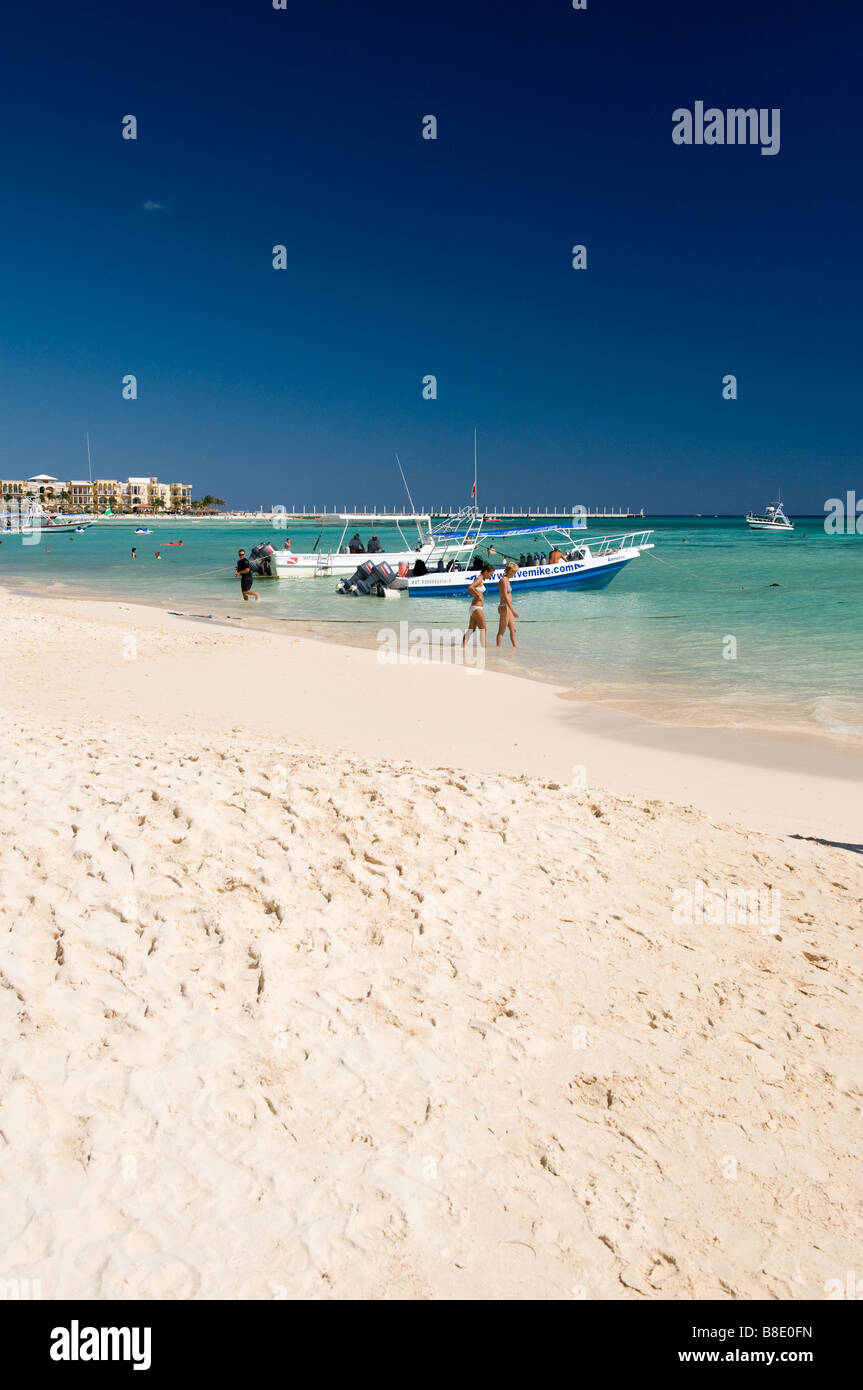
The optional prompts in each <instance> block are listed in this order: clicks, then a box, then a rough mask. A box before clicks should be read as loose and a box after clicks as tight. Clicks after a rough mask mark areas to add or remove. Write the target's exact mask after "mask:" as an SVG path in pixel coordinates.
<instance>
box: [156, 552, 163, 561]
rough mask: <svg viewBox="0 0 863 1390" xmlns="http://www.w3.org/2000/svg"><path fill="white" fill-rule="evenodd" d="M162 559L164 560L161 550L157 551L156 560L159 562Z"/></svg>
mask: <svg viewBox="0 0 863 1390" xmlns="http://www.w3.org/2000/svg"><path fill="white" fill-rule="evenodd" d="M161 558H162V552H161V550H157V551H156V559H157V560H161Z"/></svg>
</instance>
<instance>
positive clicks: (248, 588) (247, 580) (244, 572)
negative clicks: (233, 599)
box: [235, 550, 260, 603]
mask: <svg viewBox="0 0 863 1390" xmlns="http://www.w3.org/2000/svg"><path fill="white" fill-rule="evenodd" d="M239 556H240V558H239V559H238V561H237V568H236V571H235V573H236V574H237V575H238V576H239V579H240V589H241V590H242V594H243V602H244V603H248V601H249V594H251V596H252V598H254V599H256V598H259V597H260V595H259V594H256V593H255V591H254V589H253V588H252V570H251V566H250V565H249V562H248V560H247V559H246V552H245V550H241V551H240V552H239Z"/></svg>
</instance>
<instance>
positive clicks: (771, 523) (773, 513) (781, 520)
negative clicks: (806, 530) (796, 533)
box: [746, 502, 794, 531]
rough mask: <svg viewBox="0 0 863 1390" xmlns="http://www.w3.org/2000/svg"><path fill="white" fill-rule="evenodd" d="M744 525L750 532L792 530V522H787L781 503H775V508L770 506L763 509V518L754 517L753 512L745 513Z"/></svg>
mask: <svg viewBox="0 0 863 1390" xmlns="http://www.w3.org/2000/svg"><path fill="white" fill-rule="evenodd" d="M746 525H747V526H748V527H749V529H750V531H793V530H794V522H793V521H789V520H788V517H787V516H786V515H785V509H784V508H783V506H782V503H781V502H777V503H776V505H775V507H774V506H770V507H767V508H765V512H764V515H763V516H756V515H755V513H754V512H747V513H746Z"/></svg>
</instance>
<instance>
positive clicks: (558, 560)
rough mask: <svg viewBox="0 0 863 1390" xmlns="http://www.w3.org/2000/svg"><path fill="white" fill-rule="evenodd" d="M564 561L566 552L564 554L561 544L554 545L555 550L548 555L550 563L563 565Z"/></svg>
mask: <svg viewBox="0 0 863 1390" xmlns="http://www.w3.org/2000/svg"><path fill="white" fill-rule="evenodd" d="M563 561H564V554H563V551H562V550H561V549H560V547H559V546H555V547H554V550H552V552H551V554H550V555H549V557H548V563H549V564H550V565H562V564H563Z"/></svg>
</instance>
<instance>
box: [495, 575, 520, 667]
mask: <svg viewBox="0 0 863 1390" xmlns="http://www.w3.org/2000/svg"><path fill="white" fill-rule="evenodd" d="M517 572H518V565H517V564H516V563H515V560H510V562H509V564H508V565H507V567H506V569H505V570H504V572H503V574H502V575H501V577H500V579H499V580H498V585H497V587H498V591H499V593H500V603H499V604H498V605H497V611H498V613H499V614H500V622H499V623H498V626H497V643H496V645H497V646H498V647H499V646H500V644H501V642H502V641H503V634H504V633H505V632H508V633H509V640H510V641H511V642H512V645H513V646H514V647H517V646H518V643H517V642H516V640H515V620H516V618H517V617H518V611H517V609H515V608H513V606H512V585H511V583H510V580H511V579H512V576H513V575H514V574H516V573H517Z"/></svg>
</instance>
